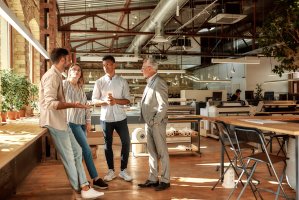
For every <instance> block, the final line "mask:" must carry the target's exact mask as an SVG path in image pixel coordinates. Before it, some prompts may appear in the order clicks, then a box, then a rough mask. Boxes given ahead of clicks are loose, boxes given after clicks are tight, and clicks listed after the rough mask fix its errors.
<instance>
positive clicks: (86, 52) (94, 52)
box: [71, 47, 244, 58]
mask: <svg viewBox="0 0 299 200" xmlns="http://www.w3.org/2000/svg"><path fill="white" fill-rule="evenodd" d="M123 48H124V47H122V48H118V49H123ZM71 51H72V52H75V53H76V54H111V55H134V53H124V52H111V51H107V50H106V51H80V50H79V51H75V50H74V49H73V50H71ZM140 55H175V56H178V55H179V56H181V55H182V56H202V57H213V58H214V57H216V56H217V57H219V58H220V57H225V58H227V57H244V55H243V54H231V53H224V52H217V53H214V54H211V53H210V52H196V51H188V52H185V51H184V52H180V54H178V52H165V53H155V52H142V53H141V54H140Z"/></svg>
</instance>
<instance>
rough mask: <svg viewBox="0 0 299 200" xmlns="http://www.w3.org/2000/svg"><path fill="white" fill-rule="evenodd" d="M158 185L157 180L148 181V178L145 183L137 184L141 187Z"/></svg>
mask: <svg viewBox="0 0 299 200" xmlns="http://www.w3.org/2000/svg"><path fill="white" fill-rule="evenodd" d="M158 185H159V181H150V180H146V181H145V183H141V184H138V186H139V187H141V188H146V187H157V186H158Z"/></svg>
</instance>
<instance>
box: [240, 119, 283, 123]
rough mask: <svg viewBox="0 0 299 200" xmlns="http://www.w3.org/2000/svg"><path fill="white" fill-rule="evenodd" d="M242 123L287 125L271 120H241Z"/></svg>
mask: <svg viewBox="0 0 299 200" xmlns="http://www.w3.org/2000/svg"><path fill="white" fill-rule="evenodd" d="M240 120H241V121H245V122H251V123H256V124H285V123H286V122H281V121H275V120H271V119H240Z"/></svg>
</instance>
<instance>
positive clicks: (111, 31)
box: [58, 28, 252, 39]
mask: <svg viewBox="0 0 299 200" xmlns="http://www.w3.org/2000/svg"><path fill="white" fill-rule="evenodd" d="M58 31H61V32H71V33H107V34H113V33H115V34H134V35H155V32H138V31H115V30H78V29H72V30H71V29H66V28H64V29H62V28H59V29H58ZM165 35H184V36H192V37H201V38H218V39H225V38H228V39H237V38H240V39H242V38H244V39H252V36H245V35H244V36H236V35H215V34H213V35H202V34H194V33H184V32H182V33H173V32H172V33H170V32H165Z"/></svg>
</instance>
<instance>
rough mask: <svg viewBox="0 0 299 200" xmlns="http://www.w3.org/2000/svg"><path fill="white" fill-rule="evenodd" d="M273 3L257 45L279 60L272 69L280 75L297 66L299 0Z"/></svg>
mask: <svg viewBox="0 0 299 200" xmlns="http://www.w3.org/2000/svg"><path fill="white" fill-rule="evenodd" d="M275 5H276V7H275V8H274V9H273V10H272V12H270V14H269V16H267V20H266V21H265V23H264V26H263V28H262V32H261V35H260V37H259V45H260V46H261V47H263V53H264V54H265V55H266V56H273V57H274V58H275V59H276V60H277V61H278V62H279V64H277V65H275V66H274V68H273V70H272V71H273V72H274V73H276V74H278V75H279V76H281V75H282V74H283V73H284V72H285V71H289V72H291V71H293V72H295V71H297V69H298V68H299V0H276V1H275Z"/></svg>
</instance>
